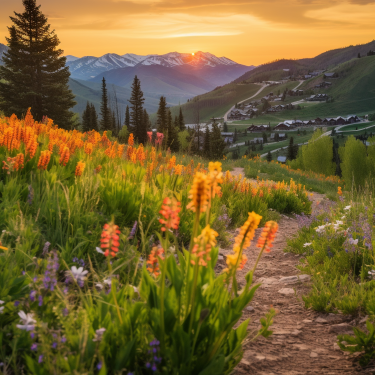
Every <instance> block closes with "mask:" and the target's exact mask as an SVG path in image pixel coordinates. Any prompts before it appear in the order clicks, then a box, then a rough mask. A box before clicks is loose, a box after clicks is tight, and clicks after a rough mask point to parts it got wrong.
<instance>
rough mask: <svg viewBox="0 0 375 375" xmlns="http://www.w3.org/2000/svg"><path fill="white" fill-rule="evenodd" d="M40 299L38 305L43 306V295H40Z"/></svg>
mask: <svg viewBox="0 0 375 375" xmlns="http://www.w3.org/2000/svg"><path fill="white" fill-rule="evenodd" d="M38 301H39V303H38V306H43V296H41V295H39V297H38Z"/></svg>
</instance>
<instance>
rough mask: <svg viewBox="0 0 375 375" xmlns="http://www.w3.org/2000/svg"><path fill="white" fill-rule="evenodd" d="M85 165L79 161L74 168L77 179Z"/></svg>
mask: <svg viewBox="0 0 375 375" xmlns="http://www.w3.org/2000/svg"><path fill="white" fill-rule="evenodd" d="M85 167H86V164H85V163H84V162H83V161H79V162H78V163H77V166H76V172H75V175H76V176H77V177H79V176H82V173H83V171H84V170H85Z"/></svg>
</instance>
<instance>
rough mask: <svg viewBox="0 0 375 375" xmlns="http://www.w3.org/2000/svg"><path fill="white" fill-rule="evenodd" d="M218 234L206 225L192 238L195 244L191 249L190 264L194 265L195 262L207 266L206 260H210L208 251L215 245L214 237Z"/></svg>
mask: <svg viewBox="0 0 375 375" xmlns="http://www.w3.org/2000/svg"><path fill="white" fill-rule="evenodd" d="M218 235H219V234H218V233H217V232H216V231H214V230H213V229H212V228H210V226H209V225H207V226H206V227H205V228H204V229H203V230H202V232H201V234H200V235H199V236H198V237H197V238H195V239H194V242H195V245H194V247H193V249H192V252H191V254H192V259H191V261H190V262H191V264H192V265H195V264H196V262H198V264H199V265H200V266H204V267H206V266H207V262H208V261H210V260H211V258H210V252H211V249H212V247H213V246H216V237H217V236H218Z"/></svg>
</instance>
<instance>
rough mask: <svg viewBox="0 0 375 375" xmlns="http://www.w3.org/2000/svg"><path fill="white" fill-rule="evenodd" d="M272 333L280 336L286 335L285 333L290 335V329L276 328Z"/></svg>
mask: <svg viewBox="0 0 375 375" xmlns="http://www.w3.org/2000/svg"><path fill="white" fill-rule="evenodd" d="M272 334H273V335H275V336H279V335H281V336H284V335H289V334H290V331H287V330H285V329H275V330H274V331H273V333H272Z"/></svg>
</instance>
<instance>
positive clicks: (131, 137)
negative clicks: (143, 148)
mask: <svg viewBox="0 0 375 375" xmlns="http://www.w3.org/2000/svg"><path fill="white" fill-rule="evenodd" d="M128 145H129V146H133V145H134V135H133V133H130V135H129V139H128Z"/></svg>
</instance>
